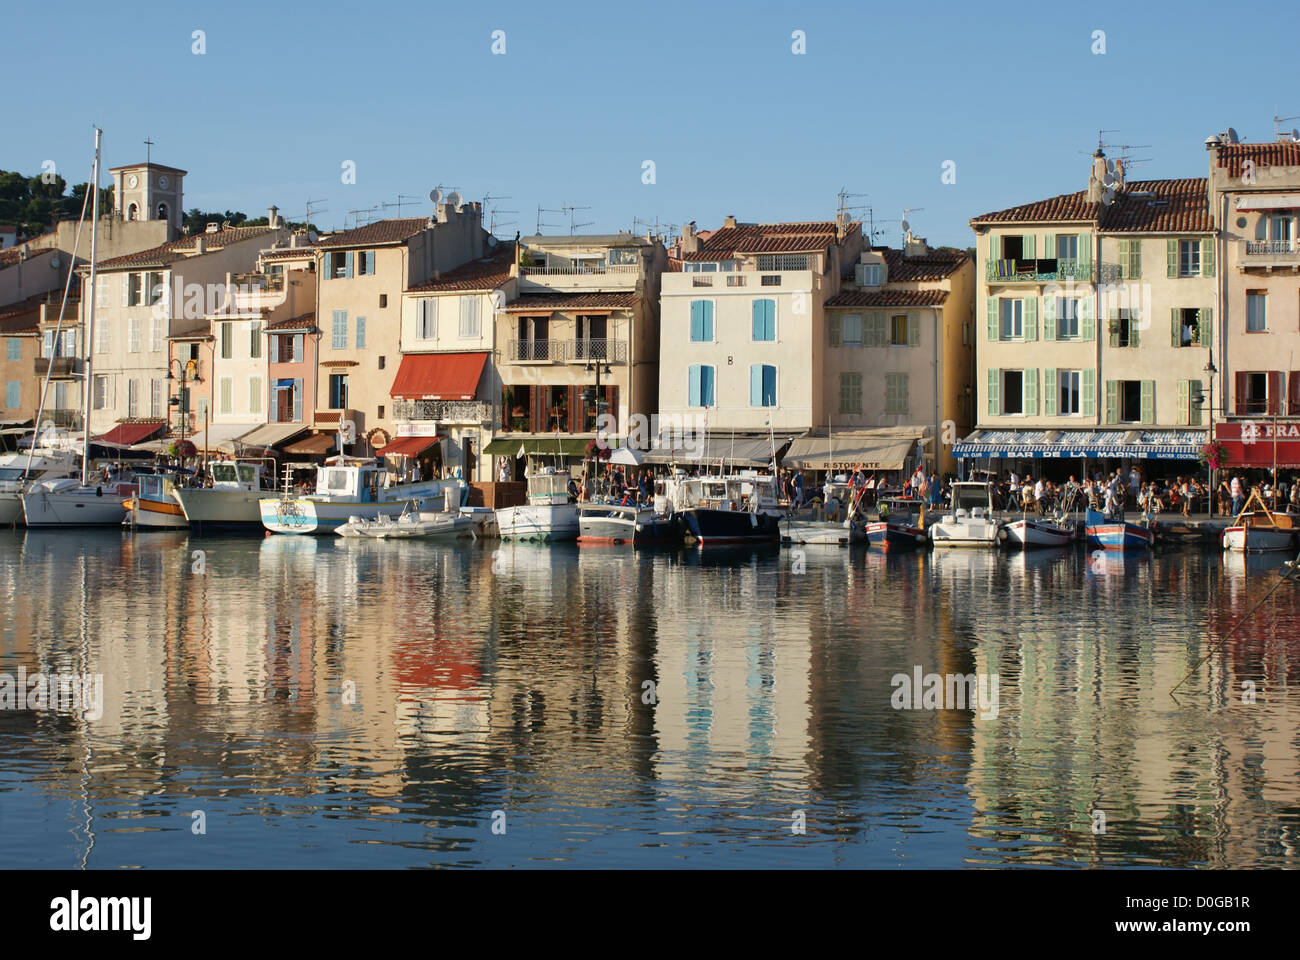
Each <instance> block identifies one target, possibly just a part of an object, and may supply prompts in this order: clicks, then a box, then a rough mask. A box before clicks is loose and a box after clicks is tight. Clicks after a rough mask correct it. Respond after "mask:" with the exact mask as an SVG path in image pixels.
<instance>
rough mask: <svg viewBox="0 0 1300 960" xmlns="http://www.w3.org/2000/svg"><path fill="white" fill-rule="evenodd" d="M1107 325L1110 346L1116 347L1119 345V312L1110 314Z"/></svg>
mask: <svg viewBox="0 0 1300 960" xmlns="http://www.w3.org/2000/svg"><path fill="white" fill-rule="evenodd" d="M1107 327H1108V328H1109V329H1110V345H1111V346H1112V347H1118V346H1119V313H1118V312H1115V313H1112V314H1111V318H1110V322H1109V323H1108V324H1107Z"/></svg>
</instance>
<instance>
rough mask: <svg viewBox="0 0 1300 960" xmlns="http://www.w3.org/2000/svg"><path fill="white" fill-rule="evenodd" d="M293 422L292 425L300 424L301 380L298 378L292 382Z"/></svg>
mask: <svg viewBox="0 0 1300 960" xmlns="http://www.w3.org/2000/svg"><path fill="white" fill-rule="evenodd" d="M293 420H294V423H301V422H302V379H301V378H299V379H297V380H294V382H293Z"/></svg>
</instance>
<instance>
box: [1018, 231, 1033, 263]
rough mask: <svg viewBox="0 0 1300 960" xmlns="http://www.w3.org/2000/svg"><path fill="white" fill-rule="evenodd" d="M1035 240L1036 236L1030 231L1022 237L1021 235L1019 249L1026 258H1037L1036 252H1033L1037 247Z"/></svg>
mask: <svg viewBox="0 0 1300 960" xmlns="http://www.w3.org/2000/svg"><path fill="white" fill-rule="evenodd" d="M1036 240H1037V237H1035V236H1034V235H1033V234H1032V233H1027V234H1025V235H1024V236H1023V237H1021V241H1022V243H1021V248H1020V251H1021V253H1022V254H1023V256H1024V258H1025V259H1026V260H1035V259H1037V254H1036V253H1035V252H1034V251H1035V250H1036V249H1037V248H1036V247H1035V241H1036Z"/></svg>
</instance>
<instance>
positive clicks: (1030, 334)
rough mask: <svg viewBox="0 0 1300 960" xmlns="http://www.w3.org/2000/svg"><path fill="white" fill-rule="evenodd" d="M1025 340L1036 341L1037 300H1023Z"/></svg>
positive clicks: (1030, 298)
mask: <svg viewBox="0 0 1300 960" xmlns="http://www.w3.org/2000/svg"><path fill="white" fill-rule="evenodd" d="M1025 339H1026V340H1037V339H1038V298H1037V297H1026V298H1025Z"/></svg>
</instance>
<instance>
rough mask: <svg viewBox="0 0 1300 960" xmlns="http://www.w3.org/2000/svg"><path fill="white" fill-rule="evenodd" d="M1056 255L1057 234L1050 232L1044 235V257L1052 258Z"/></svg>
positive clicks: (1045, 258) (1046, 258)
mask: <svg viewBox="0 0 1300 960" xmlns="http://www.w3.org/2000/svg"><path fill="white" fill-rule="evenodd" d="M1055 257H1056V234H1054V233H1049V234H1045V235H1044V236H1043V259H1044V260H1052V259H1054V258H1055Z"/></svg>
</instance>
